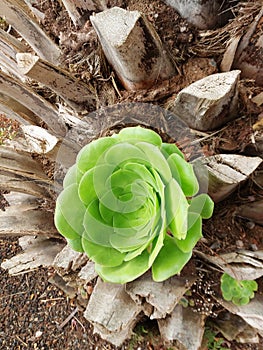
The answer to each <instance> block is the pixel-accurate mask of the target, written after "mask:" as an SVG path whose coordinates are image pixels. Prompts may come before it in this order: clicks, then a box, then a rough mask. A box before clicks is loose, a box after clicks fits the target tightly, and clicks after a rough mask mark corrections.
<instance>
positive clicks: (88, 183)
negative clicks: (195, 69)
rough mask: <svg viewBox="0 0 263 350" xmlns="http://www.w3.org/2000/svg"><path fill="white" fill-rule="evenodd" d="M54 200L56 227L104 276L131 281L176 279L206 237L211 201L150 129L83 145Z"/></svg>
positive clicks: (182, 162) (174, 152)
mask: <svg viewBox="0 0 263 350" xmlns="http://www.w3.org/2000/svg"><path fill="white" fill-rule="evenodd" d="M63 188H64V189H63V191H62V192H61V193H60V195H59V196H58V198H57V202H56V209H55V225H56V227H57V229H58V231H59V232H60V233H61V234H62V235H63V236H64V237H66V239H67V241H68V243H69V245H70V246H71V247H72V248H73V249H75V250H77V251H80V252H86V254H87V255H88V257H89V258H90V259H91V260H93V261H94V262H95V269H96V271H97V273H98V274H99V276H100V277H101V278H102V279H103V280H104V281H107V282H111V283H127V282H130V281H133V280H134V279H136V278H138V277H139V276H141V275H142V274H144V273H145V272H146V271H147V270H148V269H150V268H151V269H152V275H153V279H154V280H155V281H164V280H166V279H167V278H169V277H171V276H173V275H175V274H178V273H179V272H180V271H181V270H182V268H183V267H184V266H185V264H186V263H187V262H188V261H189V259H190V258H191V255H192V250H193V248H194V246H195V245H196V243H197V242H198V240H199V239H200V238H201V237H202V218H205V219H207V218H210V217H211V215H212V212H213V207H214V204H213V201H212V200H211V199H210V197H209V196H208V195H207V194H199V195H196V194H197V192H198V190H199V185H198V181H197V178H196V176H195V174H194V171H193V167H192V165H191V164H190V163H188V162H186V161H185V159H184V156H183V154H182V152H181V151H180V150H179V149H178V148H177V146H176V145H175V144H168V143H164V142H162V139H161V137H160V136H159V135H158V134H157V133H155V132H154V131H152V130H149V129H146V128H142V127H129V128H125V129H122V130H121V131H120V132H119V133H118V134H114V135H112V136H111V137H102V138H99V139H97V140H95V141H92V142H91V143H89V144H88V145H86V146H85V147H83V148H82V149H81V150H80V152H79V154H78V155H77V159H76V163H75V164H74V165H73V166H72V167H71V168H70V169H69V170H68V172H67V174H66V176H65V178H64V181H63Z"/></svg>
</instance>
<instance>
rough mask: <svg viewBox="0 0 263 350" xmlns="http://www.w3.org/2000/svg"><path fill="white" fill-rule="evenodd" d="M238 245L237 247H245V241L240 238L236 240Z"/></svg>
mask: <svg viewBox="0 0 263 350" xmlns="http://www.w3.org/2000/svg"><path fill="white" fill-rule="evenodd" d="M236 246H237V248H243V247H244V243H243V242H242V241H241V240H240V239H239V240H237V241H236Z"/></svg>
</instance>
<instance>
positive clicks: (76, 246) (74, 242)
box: [67, 236, 84, 253]
mask: <svg viewBox="0 0 263 350" xmlns="http://www.w3.org/2000/svg"><path fill="white" fill-rule="evenodd" d="M67 242H68V244H69V246H70V247H71V248H72V249H73V250H75V251H76V252H80V253H83V252H84V249H83V247H82V243H81V236H78V238H76V239H67Z"/></svg>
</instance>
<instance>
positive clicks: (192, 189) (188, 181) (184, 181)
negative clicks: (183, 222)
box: [168, 153, 199, 197]
mask: <svg viewBox="0 0 263 350" xmlns="http://www.w3.org/2000/svg"><path fill="white" fill-rule="evenodd" d="M168 164H169V166H170V169H171V172H172V175H173V178H174V179H175V180H176V181H177V182H178V184H179V185H180V186H181V187H182V190H183V192H184V194H185V195H186V196H187V197H191V196H194V195H195V194H196V193H197V192H198V190H199V184H198V181H197V178H196V176H195V173H194V170H193V166H192V164H190V163H187V162H186V161H184V160H182V158H181V157H180V156H179V155H178V154H175V153H174V154H172V155H170V157H169V158H168Z"/></svg>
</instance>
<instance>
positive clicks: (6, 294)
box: [0, 0, 263, 350]
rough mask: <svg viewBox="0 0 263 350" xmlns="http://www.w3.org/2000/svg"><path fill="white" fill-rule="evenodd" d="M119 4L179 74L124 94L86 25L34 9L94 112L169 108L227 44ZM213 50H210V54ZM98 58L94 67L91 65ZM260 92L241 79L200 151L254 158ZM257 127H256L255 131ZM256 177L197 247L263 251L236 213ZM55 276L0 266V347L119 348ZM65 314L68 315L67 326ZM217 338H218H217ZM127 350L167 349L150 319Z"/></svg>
mask: <svg viewBox="0 0 263 350" xmlns="http://www.w3.org/2000/svg"><path fill="white" fill-rule="evenodd" d="M109 3H112V4H113V5H116V1H109ZM118 3H122V4H123V7H124V8H128V9H129V10H139V11H142V12H143V13H145V15H146V16H147V18H148V19H149V20H150V21H151V23H152V24H153V26H154V27H155V28H156V30H157V32H158V33H159V35H160V37H161V39H162V42H163V43H164V45H165V49H166V50H167V51H168V52H169V53H170V54H171V55H172V57H173V58H174V60H175V64H176V67H177V70H178V75H177V76H176V77H174V78H173V79H171V80H170V81H167V82H158V83H157V84H156V86H155V87H154V88H152V89H149V90H145V91H136V92H127V91H125V90H124V89H123V88H122V86H121V84H120V83H119V82H118V79H117V78H116V77H115V76H114V74H113V72H112V69H111V67H110V66H108V65H107V64H106V63H105V60H104V59H103V56H102V53H101V50H100V48H99V45H98V42H97V39H96V35H95V33H94V31H93V29H92V27H91V24H90V22H89V21H87V23H86V24H85V25H84V26H83V28H75V27H74V25H73V24H72V22H71V21H70V19H69V17H68V14H67V12H66V10H65V9H63V8H62V6H61V5H60V1H53V0H47V1H41V2H39V4H38V5H37V6H38V9H39V10H40V11H42V12H43V13H45V19H44V20H43V22H42V23H41V25H42V26H43V28H44V29H45V31H46V32H47V33H48V34H49V35H50V36H51V37H52V38H53V40H54V41H55V42H56V43H58V44H59V45H60V46H61V47H62V49H63V54H64V56H63V62H64V65H65V66H66V68H67V69H69V70H70V71H71V72H74V74H75V76H76V77H77V78H79V79H81V80H82V81H84V82H86V83H92V84H93V85H94V86H95V87H96V91H97V93H98V96H99V102H98V105H97V106H96V107H97V108H99V107H101V106H105V105H110V104H114V103H118V102H127V101H129V102H135V101H137V102H151V103H156V104H158V105H160V106H162V107H167V106H169V103H170V101H171V100H172V99H173V98H174V97H175V96H176V94H177V93H178V92H179V91H180V90H181V89H182V88H183V87H185V86H187V85H189V84H191V83H192V82H194V81H196V80H198V79H200V78H202V77H203V76H205V75H209V74H212V73H215V72H217V71H218V70H219V68H218V67H219V63H220V61H221V59H222V53H223V51H224V41H222V42H219V43H217V45H218V47H217V49H216V48H215V47H214V46H213V51H211V50H210V51H209V48H206V47H205V46H203V47H202V49H201V48H200V43H201V42H202V36H201V35H200V32H199V31H197V30H196V29H195V28H194V27H192V26H191V25H189V24H188V23H187V22H186V21H185V20H184V19H182V18H180V16H179V15H178V14H177V12H176V11H175V10H173V9H171V8H170V7H167V6H166V5H165V4H164V2H162V1H160V0H154V1H151V0H143V1H139V2H138V1H135V0H126V1H123V2H121V1H118ZM250 20H251V19H250ZM240 30H241V29H240ZM198 45H199V46H198ZM211 52H213V54H212V55H211ZM197 53H201V54H199V55H198V54H197ZM98 57H99V58H100V60H99V62H100V64H99V65H97V64H96V62H98V61H97V58H98ZM113 82H114V84H113ZM38 89H39V90H38V92H39V93H42V94H45V98H47V99H49V100H50V102H52V103H54V102H55V101H56V99H54V95H53V94H52V93H50V94H49V91H48V90H45V89H44V90H43V91H40V89H41V88H39V87H38ZM262 91H263V89H262V88H260V87H259V86H257V85H256V84H255V83H254V82H253V81H251V80H249V81H248V80H247V81H246V80H243V81H241V83H240V107H239V116H240V117H239V118H237V119H236V120H235V121H233V122H230V123H228V124H227V125H226V126H224V127H223V128H222V129H221V130H219V131H218V132H217V133H216V135H214V134H212V136H209V134H205V135H203V134H202V135H201V136H200V135H198V134H197V135H196V137H199V136H200V137H204V140H203V141H200V144H201V150H202V153H203V154H205V155H213V154H217V153H233V154H237V153H238V154H244V155H258V150H257V149H256V148H255V145H254V143H253V137H252V136H253V133H254V130H255V128H259V130H258V129H257V130H258V132H259V133H260V132H261V131H262V129H263V127H261V126H260V125H261V124H257V122H258V118H259V115H260V113H262V106H261V107H259V106H257V105H256V104H255V103H253V102H252V99H253V97H254V96H256V95H258V94H259V93H260V92H262ZM1 123H2V124H3V125H2V124H1ZM255 125H257V126H256V127H255V128H253V126H255ZM258 125H259V126H258ZM0 127H1V129H0V130H2V129H5V130H7V129H8V128H9V129H8V130H9V131H8V132H7V133H5V134H0V137H1V135H2V139H1V138H0V144H1V143H2V142H4V141H5V139H8V138H10V137H14V136H15V133H16V131H17V128H18V125H17V124H16V123H15V124H14V123H13V122H10V124H8V120H7V119H6V118H5V117H4V116H0ZM184 143H185V144H187V140H181V146H182V148H183V150H184V152H185V154H186V155H187V157H188V158H189V159H190V158H191V157H192V156H194V155H193V153H194V149H192V148H189V147H188V146H186V147H184ZM40 161H41V162H42V164H43V167H44V168H45V171H46V172H47V174H48V175H49V176H50V177H52V171H53V164H49V163H48V162H47V160H46V159H40ZM262 172H263V167H261V168H259V169H258V170H257V174H259V177H260V174H262ZM257 174H254V175H253V176H252V177H251V178H250V179H249V180H248V181H247V182H246V183H244V184H242V185H241V186H240V187H239V188H238V190H237V191H235V192H234V193H233V194H232V195H231V196H230V197H228V198H227V199H226V200H224V201H222V202H221V203H219V204H217V205H216V206H215V211H214V214H213V218H212V219H211V220H208V221H207V222H206V223H204V227H203V233H204V239H202V240H201V241H200V242H199V243H198V244H197V246H196V249H197V250H201V251H203V252H206V253H209V254H221V253H225V252H230V251H235V250H237V249H250V250H258V249H263V227H262V226H260V225H258V224H256V223H254V222H252V221H250V220H248V219H246V218H240V217H238V216H237V215H236V210H237V208H238V207H239V206H240V205H242V204H244V203H252V202H254V201H256V200H259V199H262V197H263V181H261V184H262V185H261V184H260V182H259V181H257V180H256V175H257ZM6 205H8V203H7V202H6V200H5V197H4V192H0V209H1V210H4V208H5V207H6ZM19 251H20V247H19V245H18V242H17V239H3V238H0V263H1V262H2V261H3V260H4V259H7V258H10V257H12V256H14V255H15V254H17V253H18V252H19ZM197 267H198V264H197ZM53 274H54V271H53V269H52V268H49V269H44V268H40V269H37V270H35V271H32V272H30V273H27V274H21V275H17V276H12V277H10V276H9V275H8V273H7V272H6V271H4V270H2V269H1V278H0V291H1V292H0V348H1V349H6V350H9V349H10V350H16V349H17V350H18V349H23V350H24V349H30V350H31V349H36V350H58V349H61V348H64V349H66V350H73V349H74V350H75V349H76V350H77V349H81V350H101V349H108V350H113V349H116V348H115V347H114V346H112V345H111V344H109V343H107V342H105V341H103V340H101V339H100V338H99V337H98V336H97V335H94V334H93V330H92V326H91V325H90V324H89V323H88V322H87V321H86V320H85V318H84V317H83V316H82V313H81V312H80V311H77V312H76V313H75V314H73V313H74V311H75V310H76V307H77V304H76V301H75V300H70V299H68V298H67V297H65V295H64V294H63V292H62V291H61V290H59V289H58V288H57V287H55V286H54V285H52V284H50V283H49V278H50V277H51V276H52V275H53ZM206 277H207V276H202V277H200V278H201V279H205V278H206ZM208 277H209V276H208ZM258 282H259V285H260V286H262V285H263V280H262V278H261V279H260V280H258ZM215 288H217V287H216V286H215ZM259 293H263V289H262V288H260V289H259ZM213 311H214V312H215V313H216V312H217V311H218V310H217V308H216V305H214V306H213ZM69 316H71V317H70V319H69V320H68V321H67V319H68V317H69ZM219 337H221V335H220V334H219ZM222 346H224V347H225V348H229V349H233V350H249V349H251V350H260V349H262V348H263V341H262V339H261V342H260V344H238V343H236V342H235V341H233V342H227V341H224V343H223V344H222ZM126 349H127V350H132V349H137V350H139V349H140V350H142V349H143V350H144V349H145V350H165V349H168V348H167V347H166V346H165V345H164V344H163V341H162V339H161V338H160V335H159V334H158V331H157V327H156V324H155V322H153V321H148V320H145V322H142V323H140V324H139V325H138V326H137V327H136V329H135V331H134V335H133V337H132V339H131V340H129V341H127V342H126V343H125V344H124V345H123V346H122V347H120V348H119V350H126ZM169 349H171V350H172V349H176V347H175V346H174V347H172V346H170V347H169Z"/></svg>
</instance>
